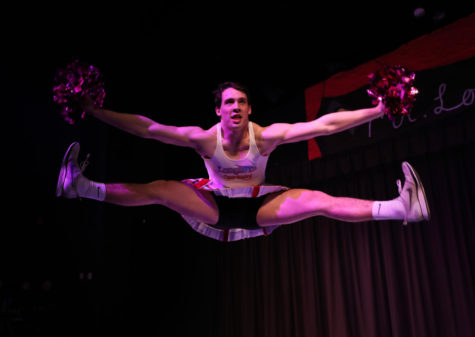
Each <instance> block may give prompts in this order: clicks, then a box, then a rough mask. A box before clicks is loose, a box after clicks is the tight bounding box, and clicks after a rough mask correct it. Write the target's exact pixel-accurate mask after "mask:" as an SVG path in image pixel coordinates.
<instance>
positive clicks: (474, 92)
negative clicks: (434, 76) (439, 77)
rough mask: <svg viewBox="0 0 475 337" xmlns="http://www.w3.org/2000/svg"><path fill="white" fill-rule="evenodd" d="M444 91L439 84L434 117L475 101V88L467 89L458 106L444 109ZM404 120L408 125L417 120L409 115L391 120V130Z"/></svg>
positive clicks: (369, 127)
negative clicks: (437, 102) (437, 103)
mask: <svg viewBox="0 0 475 337" xmlns="http://www.w3.org/2000/svg"><path fill="white" fill-rule="evenodd" d="M446 89H447V84H445V83H441V84H440V85H439V95H438V96H437V97H436V98H434V101H439V105H438V106H436V107H435V108H434V109H433V113H434V115H440V114H441V113H443V112H446V111H454V110H457V109H459V108H460V107H462V106H469V105H472V104H473V102H474V101H475V88H467V89H465V91H464V92H463V95H462V101H461V102H460V103H459V104H456V105H454V106H452V107H445V106H444V94H445V90H446ZM424 117H425V118H426V117H427V115H424ZM381 118H385V117H384V116H383V117H381ZM405 118H407V119H408V121H409V122H410V123H414V122H415V121H416V120H417V119H416V118H414V117H412V116H411V114H410V113H409V114H407V115H403V116H401V118H400V119H399V121H397V120H393V121H392V124H393V128H395V129H399V128H400V127H401V126H402V125H403V123H404V119H405ZM368 138H371V122H369V123H368Z"/></svg>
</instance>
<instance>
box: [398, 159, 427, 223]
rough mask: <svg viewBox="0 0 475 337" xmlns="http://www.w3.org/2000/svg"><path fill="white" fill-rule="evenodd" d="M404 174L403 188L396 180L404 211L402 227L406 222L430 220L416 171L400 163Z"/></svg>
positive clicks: (405, 163) (422, 187)
mask: <svg viewBox="0 0 475 337" xmlns="http://www.w3.org/2000/svg"><path fill="white" fill-rule="evenodd" d="M401 166H402V172H403V173H404V179H405V181H404V186H403V187H402V188H401V181H400V180H398V181H397V184H398V187H399V198H400V200H401V201H402V203H403V205H404V208H405V210H406V215H405V219H404V223H403V224H404V225H407V223H408V222H419V221H422V220H429V219H430V209H429V203H428V202H427V197H426V193H425V191H424V186H422V182H421V180H420V178H419V175H418V174H417V172H416V170H414V168H413V167H412V166H411V165H410V164H409V163H408V162H403V163H402V165H401Z"/></svg>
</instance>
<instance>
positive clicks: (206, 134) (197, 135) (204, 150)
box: [189, 125, 217, 157]
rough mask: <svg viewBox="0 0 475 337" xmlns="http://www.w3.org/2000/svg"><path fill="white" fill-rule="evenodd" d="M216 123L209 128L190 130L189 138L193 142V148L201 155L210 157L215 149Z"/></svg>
mask: <svg viewBox="0 0 475 337" xmlns="http://www.w3.org/2000/svg"><path fill="white" fill-rule="evenodd" d="M216 133H217V125H214V126H212V127H211V128H209V129H206V130H205V129H202V128H197V129H195V130H193V131H192V132H190V135H189V138H190V140H191V141H192V142H193V143H194V144H195V150H196V151H197V152H198V153H199V154H200V155H201V156H202V157H212V156H213V154H214V151H215V149H216Z"/></svg>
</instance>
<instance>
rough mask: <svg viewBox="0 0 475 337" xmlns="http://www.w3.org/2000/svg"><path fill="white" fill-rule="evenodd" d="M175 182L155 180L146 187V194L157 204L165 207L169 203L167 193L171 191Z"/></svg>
mask: <svg viewBox="0 0 475 337" xmlns="http://www.w3.org/2000/svg"><path fill="white" fill-rule="evenodd" d="M172 183H173V182H172V181H169V180H155V181H152V182H150V183H148V184H146V185H145V190H146V193H147V195H148V197H149V199H151V200H153V202H154V203H156V204H162V205H165V204H166V202H167V200H168V199H167V198H166V191H169V190H170V189H171V184H172Z"/></svg>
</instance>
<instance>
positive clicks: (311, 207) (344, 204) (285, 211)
mask: <svg viewBox="0 0 475 337" xmlns="http://www.w3.org/2000/svg"><path fill="white" fill-rule="evenodd" d="M372 210H373V202H372V201H369V200H360V199H353V198H344V197H333V196H330V195H328V194H325V193H323V192H320V191H311V190H305V189H291V190H288V191H284V192H278V193H275V194H274V195H270V196H269V197H267V199H266V200H265V201H264V203H263V205H262V207H261V208H260V209H259V212H258V213H257V223H258V224H259V225H260V226H271V225H282V224H288V223H294V222H297V221H301V220H303V219H306V218H310V217H313V216H318V215H322V216H325V217H328V218H332V219H337V220H341V221H347V222H360V221H368V220H372V219H373V215H372Z"/></svg>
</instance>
